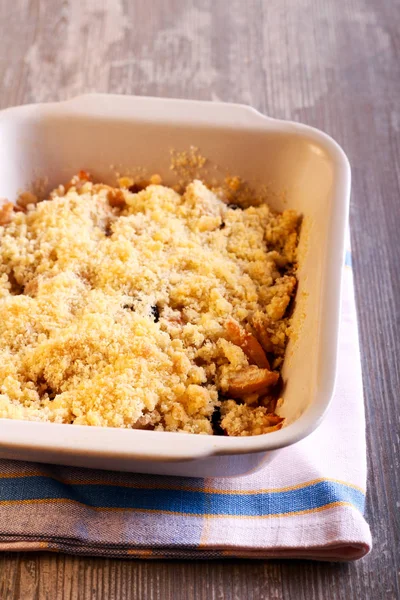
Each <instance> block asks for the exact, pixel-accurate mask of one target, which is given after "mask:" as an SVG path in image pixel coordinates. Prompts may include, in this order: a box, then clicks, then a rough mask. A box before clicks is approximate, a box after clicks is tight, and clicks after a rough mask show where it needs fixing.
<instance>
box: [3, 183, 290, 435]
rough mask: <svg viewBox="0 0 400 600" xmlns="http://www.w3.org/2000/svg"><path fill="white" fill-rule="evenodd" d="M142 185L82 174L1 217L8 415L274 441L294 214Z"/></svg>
mask: <svg viewBox="0 0 400 600" xmlns="http://www.w3.org/2000/svg"><path fill="white" fill-rule="evenodd" d="M234 183H235V186H236V185H238V186H239V184H237V182H236V181H235V182H234ZM142 186H143V187H144V189H140V188H141V187H142ZM142 186H139V185H137V184H133V182H131V181H130V180H129V178H122V179H121V181H120V187H118V188H113V187H110V186H107V185H104V184H99V183H94V182H92V181H91V180H90V177H89V176H88V175H87V174H86V173H85V172H81V173H80V174H79V175H78V176H76V177H74V178H73V179H72V180H71V182H70V183H69V184H68V185H66V186H62V185H60V186H59V187H58V188H57V189H55V190H54V191H53V192H52V193H51V194H50V196H49V199H48V200H45V201H41V202H38V201H37V199H36V198H35V196H33V195H32V194H23V195H22V196H21V197H20V198H19V201H18V206H17V209H16V210H15V209H14V208H13V207H12V205H9V204H4V205H3V207H2V208H0V312H1V320H0V417H6V418H12V419H29V420H35V421H49V422H56V423H73V424H81V425H98V426H110V427H125V428H147V429H155V430H163V431H185V432H190V433H204V434H212V433H214V432H217V431H220V432H223V433H225V434H227V435H252V434H260V433H265V432H267V431H271V430H273V429H276V428H279V427H280V426H282V419H281V418H280V417H278V416H277V415H276V414H275V407H276V402H277V400H278V398H279V391H278V390H279V370H280V366H281V363H282V360H283V355H284V350H285V346H286V342H287V338H288V335H289V333H290V317H289V316H288V314H287V313H288V306H289V303H290V300H291V298H292V297H293V295H294V293H295V289H296V276H295V261H296V248H297V241H298V227H299V216H298V214H296V213H295V212H294V211H290V210H287V211H285V212H283V213H282V214H276V213H274V212H273V211H272V210H270V208H269V207H268V206H267V205H266V204H261V205H259V206H249V207H247V208H241V206H240V205H237V204H232V203H231V204H229V202H231V198H226V197H224V196H223V194H222V193H220V194H218V193H214V192H213V191H211V190H210V189H209V188H207V187H206V186H205V185H204V184H203V183H202V182H201V181H199V180H194V181H192V182H191V183H190V184H189V185H187V187H186V189H185V190H184V192H183V193H182V194H179V193H177V192H176V191H174V190H173V189H171V188H170V187H166V186H164V185H162V182H161V180H160V178H159V177H157V176H155V177H154V178H153V179H152V180H151V181H150V182H146V183H144V184H142Z"/></svg>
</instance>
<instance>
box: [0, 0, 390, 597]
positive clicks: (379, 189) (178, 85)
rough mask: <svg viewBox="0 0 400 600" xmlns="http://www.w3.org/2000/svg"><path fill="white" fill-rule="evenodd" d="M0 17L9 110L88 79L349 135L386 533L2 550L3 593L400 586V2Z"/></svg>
mask: <svg viewBox="0 0 400 600" xmlns="http://www.w3.org/2000/svg"><path fill="white" fill-rule="evenodd" d="M0 22H1V23H2V25H3V27H2V35H1V37H0V49H1V52H0V81H1V82H2V87H1V90H2V93H1V95H0V108H4V107H7V106H12V105H16V104H21V103H25V102H40V101H49V100H60V99H64V98H67V97H71V96H73V95H76V94H79V93H83V92H87V91H112V92H118V93H136V94H146V95H160V96H175V97H188V98H198V99H212V100H225V101H235V102H245V103H250V104H252V105H253V106H255V107H256V108H258V109H260V110H262V111H264V112H266V113H268V114H270V115H271V116H275V117H281V118H291V119H295V120H300V121H304V122H306V123H309V124H311V125H315V126H317V127H320V128H322V129H324V130H326V131H327V132H328V133H330V134H331V135H333V136H334V137H335V138H336V139H337V140H338V141H339V142H340V143H341V144H342V145H343V146H344V148H345V150H346V151H347V153H348V154H349V157H350V160H351V163H352V166H353V198H352V210H351V224H352V243H353V249H354V271H355V280H356V291H357V306H358V312H359V324H360V339H361V347H362V361H363V372H364V385H365V395H366V408H367V422H368V459H369V469H370V477H369V481H370V485H369V492H368V502H367V516H368V519H369V522H370V523H371V526H372V532H373V538H374V544H375V546H374V549H373V551H372V553H371V554H370V556H368V557H367V558H366V559H364V560H362V561H359V562H358V563H356V564H351V565H331V564H315V563H310V562H304V561H302V562H295V561H260V562H250V561H228V562H222V561H215V562H211V561H204V562H200V561H199V562H179V561H171V562H166V561H160V562H150V561H123V560H121V561H120V560H111V559H110V560H109V559H107V560H106V559H93V558H77V557H70V556H63V555H49V554H38V553H37V554H27V553H20V554H3V555H2V556H0V598H10V599H16V598H24V599H25V598H26V599H30V598H39V599H42V598H51V599H53V598H56V599H60V600H61V599H62V600H71V599H74V598H80V599H81V598H82V599H87V598H90V599H93V600H94V599H100V598H111V599H113V598H116V599H120V598H121V599H127V600H129V599H131V598H146V599H147V598H149V599H152V598H160V597H162V598H165V599H166V600H168V599H169V598H174V599H179V598H185V599H194V600H198V599H203V598H204V599H205V598H207V599H208V598H211V599H214V598H215V599H220V598H240V599H241V598H260V599H261V598H274V599H281V598H285V599H294V600H302V599H304V600H305V599H307V600H314V599H322V598H323V599H325V598H335V599H340V600H341V599H343V600H345V599H346V600H347V599H348V598H374V600H375V599H376V600H379V599H380V598H385V599H386V598H388V599H391V598H399V597H400V585H399V568H400V563H399V555H400V532H399V521H398V516H397V514H398V508H399V505H398V503H399V498H400V481H399V477H400V475H399V474H400V469H399V435H398V434H399V412H398V409H397V396H396V394H397V392H398V390H399V388H400V385H399V384H400V374H399V362H400V361H399V355H400V352H399V351H400V322H399V319H400V317H399V315H400V310H399V308H400V307H399V301H398V298H399V296H400V277H399V275H398V270H397V269H398V264H399V262H400V244H399V240H398V230H399V226H400V209H399V192H400V167H399V165H400V135H399V129H400V112H399V109H398V99H399V98H400V61H399V58H400V57H399V48H400V35H399V28H398V23H399V22H400V5H399V3H398V2H395V1H394V2H382V3H378V2H375V1H373V0H352V1H351V2H348V3H343V2H341V3H337V2H335V1H334V0H328V1H326V2H323V1H321V0H320V1H319V2H313V1H312V0H281V1H280V2H278V1H273V2H271V1H269V2H267V1H266V0H264V1H263V0H248V1H247V2H242V1H240V0H231V1H230V2H229V3H228V2H226V1H224V0H194V1H193V2H191V1H186V0H183V1H180V0H165V1H164V2H161V0H158V1H157V2H153V3H149V2H145V1H144V0H134V1H131V0H103V1H102V2H97V1H95V0H81V1H79V2H77V1H75V0H65V1H64V2H52V1H51V0H13V2H12V4H11V3H10V2H8V1H7V0H0Z"/></svg>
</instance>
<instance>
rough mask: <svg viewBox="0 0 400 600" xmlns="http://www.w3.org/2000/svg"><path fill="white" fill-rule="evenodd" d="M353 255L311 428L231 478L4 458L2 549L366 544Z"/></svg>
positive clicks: (312, 553) (151, 551)
mask: <svg viewBox="0 0 400 600" xmlns="http://www.w3.org/2000/svg"><path fill="white" fill-rule="evenodd" d="M345 263H346V264H345V267H344V270H343V278H344V281H343V297H342V313H341V327H340V341H339V356H338V375H337V382H336V391H335V395H334V399H333V402H332V407H331V409H330V410H329V413H328V415H327V417H326V419H325V420H324V422H323V423H322V424H321V426H320V427H319V428H318V429H317V430H316V431H315V432H314V433H312V434H311V435H310V436H308V437H307V438H306V439H305V440H302V441H301V442H299V443H297V444H295V445H293V446H291V447H289V448H285V449H283V450H282V451H280V452H279V453H277V455H276V458H274V459H273V460H272V461H271V462H269V463H268V464H266V466H265V467H264V468H262V469H261V470H260V471H258V472H256V473H254V474H252V475H247V476H244V477H236V478H229V479H216V478H213V479H197V478H193V479H190V478H183V477H182V478H181V477H165V476H156V475H138V474H130V473H111V472H107V471H94V470H89V469H78V468H72V467H60V466H55V465H41V464H35V463H23V462H17V461H8V460H0V550H8V551H10V550H48V551H56V552H59V551H61V552H68V553H71V554H81V555H96V556H106V557H124V558H126V557H133V558H191V559H197V558H204V559H205V558H223V557H236V558H308V559H316V560H330V561H337V560H354V559H358V558H361V557H363V556H365V554H367V553H368V552H369V550H370V548H371V534H370V530H369V527H368V524H367V523H366V521H365V519H364V516H363V512H364V504H365V489H366V446H365V418H364V405H363V393H362V380H361V367H360V354H359V345H358V333H357V321H356V312H355V304H354V296H353V280H352V273H351V254H350V252H347V253H346V261H345ZM50 426H51V425H49V427H50ZM0 436H1V431H0Z"/></svg>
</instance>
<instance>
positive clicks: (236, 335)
mask: <svg viewBox="0 0 400 600" xmlns="http://www.w3.org/2000/svg"><path fill="white" fill-rule="evenodd" d="M225 329H226V333H227V335H228V338H229V341H230V342H232V344H235V346H240V348H241V349H242V350H243V352H244V353H245V355H246V356H247V358H248V359H249V362H250V363H251V364H254V365H257V367H260V369H268V370H269V369H270V365H269V362H268V358H267V357H266V356H265V352H264V350H263V349H262V347H261V344H260V343H259V342H258V341H257V339H256V338H255V337H254V335H253V334H251V333H249V332H248V331H246V330H245V329H243V327H240V325H239V323H238V322H237V321H235V320H234V319H229V320H228V321H227V323H226V327H225Z"/></svg>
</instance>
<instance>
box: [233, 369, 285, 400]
mask: <svg viewBox="0 0 400 600" xmlns="http://www.w3.org/2000/svg"><path fill="white" fill-rule="evenodd" d="M278 379H279V373H276V372H275V371H270V370H269V369H259V368H258V367H256V366H254V365H251V366H250V367H246V368H245V369H243V370H242V371H239V373H234V374H233V375H231V377H230V378H229V387H228V395H229V396H231V397H232V398H243V396H247V395H248V394H253V393H254V392H264V391H267V390H268V389H269V388H270V387H271V386H273V385H275V384H276V383H277V381H278Z"/></svg>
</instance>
